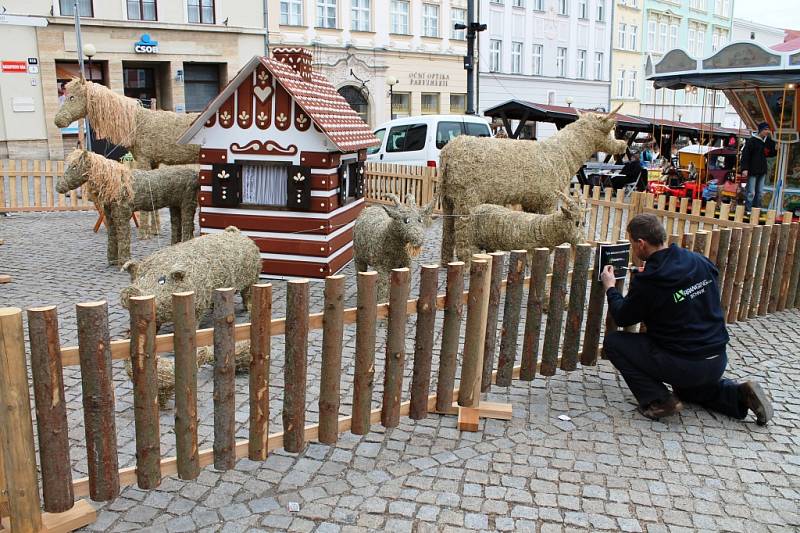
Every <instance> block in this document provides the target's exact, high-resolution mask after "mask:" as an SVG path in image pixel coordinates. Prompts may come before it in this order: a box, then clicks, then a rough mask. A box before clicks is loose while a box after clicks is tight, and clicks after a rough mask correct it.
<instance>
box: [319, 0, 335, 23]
mask: <svg viewBox="0 0 800 533" xmlns="http://www.w3.org/2000/svg"><path fill="white" fill-rule="evenodd" d="M317 27H318V28H335V27H336V0H317Z"/></svg>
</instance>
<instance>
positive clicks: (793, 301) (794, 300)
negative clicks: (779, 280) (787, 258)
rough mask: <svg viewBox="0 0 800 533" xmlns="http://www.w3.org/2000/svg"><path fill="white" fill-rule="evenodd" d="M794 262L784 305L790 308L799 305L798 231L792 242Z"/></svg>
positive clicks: (799, 245)
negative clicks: (787, 295) (787, 296)
mask: <svg viewBox="0 0 800 533" xmlns="http://www.w3.org/2000/svg"><path fill="white" fill-rule="evenodd" d="M794 250H795V252H794V264H793V265H792V279H791V281H790V282H789V298H788V299H787V301H786V306H787V307H788V308H790V309H793V308H796V307H800V289H798V287H800V231H798V234H797V238H796V239H795V242H794Z"/></svg>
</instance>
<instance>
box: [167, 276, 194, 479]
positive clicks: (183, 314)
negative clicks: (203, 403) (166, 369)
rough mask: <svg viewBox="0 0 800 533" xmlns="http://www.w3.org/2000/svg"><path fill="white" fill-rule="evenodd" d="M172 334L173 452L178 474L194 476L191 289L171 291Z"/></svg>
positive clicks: (189, 477)
mask: <svg viewBox="0 0 800 533" xmlns="http://www.w3.org/2000/svg"><path fill="white" fill-rule="evenodd" d="M172 316H173V320H174V322H175V335H174V337H173V339H172V345H173V348H174V350H175V452H176V453H175V455H176V456H177V457H176V458H177V467H178V477H179V478H181V479H196V478H197V476H199V475H200V456H199V455H198V442H197V426H198V423H199V421H198V418H197V324H196V319H195V312H194V292H191V291H189V292H176V293H173V295H172Z"/></svg>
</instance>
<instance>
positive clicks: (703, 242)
mask: <svg viewBox="0 0 800 533" xmlns="http://www.w3.org/2000/svg"><path fill="white" fill-rule="evenodd" d="M706 246H708V232H707V231H702V230H701V231H698V232H697V233H695V234H694V247H693V250H694V251H695V252H697V253H698V254H702V255H706Z"/></svg>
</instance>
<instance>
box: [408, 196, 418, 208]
mask: <svg viewBox="0 0 800 533" xmlns="http://www.w3.org/2000/svg"><path fill="white" fill-rule="evenodd" d="M406 203H407V204H408V205H410V206H411V207H416V206H417V199H416V197H414V194H413V193H406Z"/></svg>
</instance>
